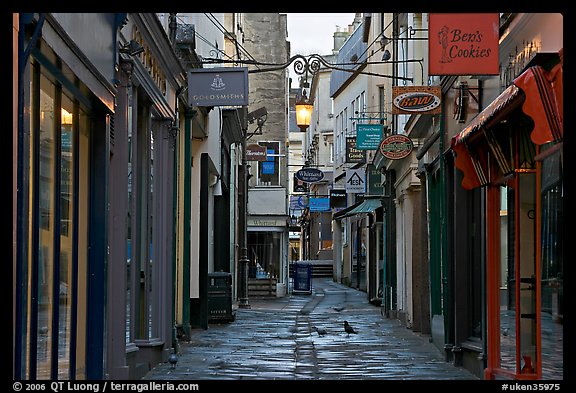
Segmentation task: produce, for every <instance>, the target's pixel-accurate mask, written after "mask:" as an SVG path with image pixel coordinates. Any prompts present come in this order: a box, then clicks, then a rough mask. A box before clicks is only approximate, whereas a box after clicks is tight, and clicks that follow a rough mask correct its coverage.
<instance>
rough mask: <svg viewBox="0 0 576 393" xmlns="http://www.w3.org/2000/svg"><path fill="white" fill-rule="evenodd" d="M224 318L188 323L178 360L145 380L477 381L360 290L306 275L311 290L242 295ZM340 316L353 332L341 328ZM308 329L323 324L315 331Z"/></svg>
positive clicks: (162, 364) (161, 366)
mask: <svg viewBox="0 0 576 393" xmlns="http://www.w3.org/2000/svg"><path fill="white" fill-rule="evenodd" d="M250 306H251V308H250V309H238V310H237V311H236V320H235V321H234V322H232V323H225V324H210V325H209V328H208V329H207V330H202V329H194V330H192V333H191V338H190V341H189V342H181V343H180V351H179V352H180V353H179V360H178V364H177V365H176V367H175V368H173V369H172V368H171V365H170V364H169V363H161V364H158V365H157V366H156V367H155V368H153V369H152V370H151V371H150V372H149V373H148V374H147V375H146V376H145V377H144V378H143V379H145V380H208V379H210V380H216V379H217V380H243V379H259V380H278V379H291V380H322V379H324V380H331V379H338V380H341V379H353V380H354V379H355V380H358V379H380V380H382V379H385V380H477V378H476V376H474V375H473V374H471V373H470V372H468V371H467V370H465V369H463V368H459V367H455V366H454V365H453V364H452V363H447V362H445V361H444V359H443V356H442V354H441V353H440V351H439V350H438V349H437V348H436V347H435V346H434V345H433V344H432V343H430V342H429V340H428V336H420V335H419V334H418V333H415V332H412V331H411V330H409V329H407V328H406V327H404V326H402V325H401V324H400V322H399V321H398V320H393V319H388V318H385V317H383V316H382V315H381V314H380V308H379V307H375V306H373V305H371V304H369V303H368V302H367V301H366V293H364V292H361V291H357V290H356V289H353V288H349V287H346V286H343V285H340V284H337V283H334V282H333V281H332V280H331V279H314V280H313V292H312V294H311V295H295V294H291V295H288V296H286V297H284V298H278V299H270V300H265V299H250ZM345 320H347V321H348V322H349V323H350V324H351V325H352V326H353V327H354V329H356V330H357V332H358V334H350V335H348V334H346V332H345V331H344V321H345ZM314 327H317V328H319V329H325V330H326V334H324V335H322V336H320V335H319V334H318V333H317V332H316V330H315V328H314Z"/></svg>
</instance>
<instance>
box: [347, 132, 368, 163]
mask: <svg viewBox="0 0 576 393" xmlns="http://www.w3.org/2000/svg"><path fill="white" fill-rule="evenodd" d="M365 161H366V150H360V149H357V148H356V137H355V136H347V137H346V162H347V163H359V162H365Z"/></svg>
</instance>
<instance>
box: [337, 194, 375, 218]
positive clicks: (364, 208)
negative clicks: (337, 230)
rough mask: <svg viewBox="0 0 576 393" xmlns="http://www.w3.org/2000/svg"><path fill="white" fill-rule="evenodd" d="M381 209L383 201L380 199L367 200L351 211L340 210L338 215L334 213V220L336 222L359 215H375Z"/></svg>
mask: <svg viewBox="0 0 576 393" xmlns="http://www.w3.org/2000/svg"><path fill="white" fill-rule="evenodd" d="M379 207H382V199H381V198H380V197H377V198H366V199H364V200H363V201H362V202H360V203H357V204H355V205H352V206H350V209H348V208H346V209H344V210H340V211H339V212H337V213H334V215H333V216H332V218H333V219H334V220H341V219H343V218H346V217H351V216H355V215H357V214H366V213H373V212H374V211H376V209H378V208H379Z"/></svg>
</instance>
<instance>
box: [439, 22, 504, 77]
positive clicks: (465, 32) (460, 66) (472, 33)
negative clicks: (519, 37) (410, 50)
mask: <svg viewBox="0 0 576 393" xmlns="http://www.w3.org/2000/svg"><path fill="white" fill-rule="evenodd" d="M499 26H500V24H499V15H498V14H497V13H490V14H482V13H477V14H474V13H470V14H436V13H431V14H429V15H428V34H429V35H428V53H429V74H430V75H498V74H499V69H498V40H499V38H500V34H499Z"/></svg>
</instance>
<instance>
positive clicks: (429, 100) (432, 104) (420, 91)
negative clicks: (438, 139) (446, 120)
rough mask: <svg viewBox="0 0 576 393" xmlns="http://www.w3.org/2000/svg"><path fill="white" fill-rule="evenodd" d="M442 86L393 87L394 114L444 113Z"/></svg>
mask: <svg viewBox="0 0 576 393" xmlns="http://www.w3.org/2000/svg"><path fill="white" fill-rule="evenodd" d="M441 99H442V88H441V87H440V86H392V114H393V115H400V114H409V115H410V114H412V113H416V114H421V115H434V114H438V113H442V107H441V106H440V102H441Z"/></svg>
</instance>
